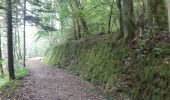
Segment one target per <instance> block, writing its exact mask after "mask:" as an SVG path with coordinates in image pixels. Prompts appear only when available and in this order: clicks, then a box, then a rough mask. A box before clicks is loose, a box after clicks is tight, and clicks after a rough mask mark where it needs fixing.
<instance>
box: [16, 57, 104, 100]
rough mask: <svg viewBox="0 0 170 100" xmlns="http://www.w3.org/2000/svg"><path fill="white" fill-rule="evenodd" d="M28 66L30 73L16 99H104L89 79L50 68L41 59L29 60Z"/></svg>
mask: <svg viewBox="0 0 170 100" xmlns="http://www.w3.org/2000/svg"><path fill="white" fill-rule="evenodd" d="M27 68H28V70H29V72H30V75H29V76H28V77H26V78H25V79H24V83H23V86H22V87H20V88H19V89H18V90H17V92H16V93H17V94H16V95H15V97H14V99H16V100H104V98H103V97H102V96H101V95H98V94H97V93H96V90H95V88H94V87H93V86H92V85H91V84H90V83H88V82H87V81H83V80H81V79H80V78H78V77H76V76H73V75H71V74H68V73H66V72H64V71H63V70H60V69H53V68H50V67H49V66H47V65H45V64H43V63H42V62H41V61H40V59H30V60H28V61H27Z"/></svg>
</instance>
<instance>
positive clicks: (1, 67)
mask: <svg viewBox="0 0 170 100" xmlns="http://www.w3.org/2000/svg"><path fill="white" fill-rule="evenodd" d="M0 60H1V63H0V77H2V76H3V75H4V72H3V66H2V49H1V34H0Z"/></svg>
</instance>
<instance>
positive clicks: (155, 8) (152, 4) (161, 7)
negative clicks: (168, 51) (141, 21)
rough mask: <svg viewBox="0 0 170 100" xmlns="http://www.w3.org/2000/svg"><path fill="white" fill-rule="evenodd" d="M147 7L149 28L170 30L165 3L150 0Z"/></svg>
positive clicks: (162, 0) (160, 0)
mask: <svg viewBox="0 0 170 100" xmlns="http://www.w3.org/2000/svg"><path fill="white" fill-rule="evenodd" d="M147 6H148V7H147V10H148V22H149V23H148V24H149V26H150V27H154V26H157V27H158V28H159V29H160V30H166V29H168V27H167V26H168V23H167V13H166V8H165V1H164V0H148V1H147Z"/></svg>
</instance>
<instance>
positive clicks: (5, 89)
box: [0, 67, 28, 95]
mask: <svg viewBox="0 0 170 100" xmlns="http://www.w3.org/2000/svg"><path fill="white" fill-rule="evenodd" d="M27 75H28V71H27V69H26V68H23V67H21V68H17V69H15V76H16V79H15V80H9V76H8V75H6V76H5V77H4V78H1V79H0V95H8V94H12V92H14V90H15V89H16V88H18V86H20V85H21V83H22V78H24V77H26V76H27Z"/></svg>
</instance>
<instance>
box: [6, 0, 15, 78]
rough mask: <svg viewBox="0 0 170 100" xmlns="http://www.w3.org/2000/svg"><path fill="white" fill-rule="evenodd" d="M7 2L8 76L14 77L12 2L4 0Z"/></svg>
mask: <svg viewBox="0 0 170 100" xmlns="http://www.w3.org/2000/svg"><path fill="white" fill-rule="evenodd" d="M6 3H7V13H6V14H7V15H6V17H7V44H8V71H9V78H10V79H11V80H13V79H15V74H14V63H13V36H12V35H13V34H12V27H13V26H12V3H11V0H6Z"/></svg>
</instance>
